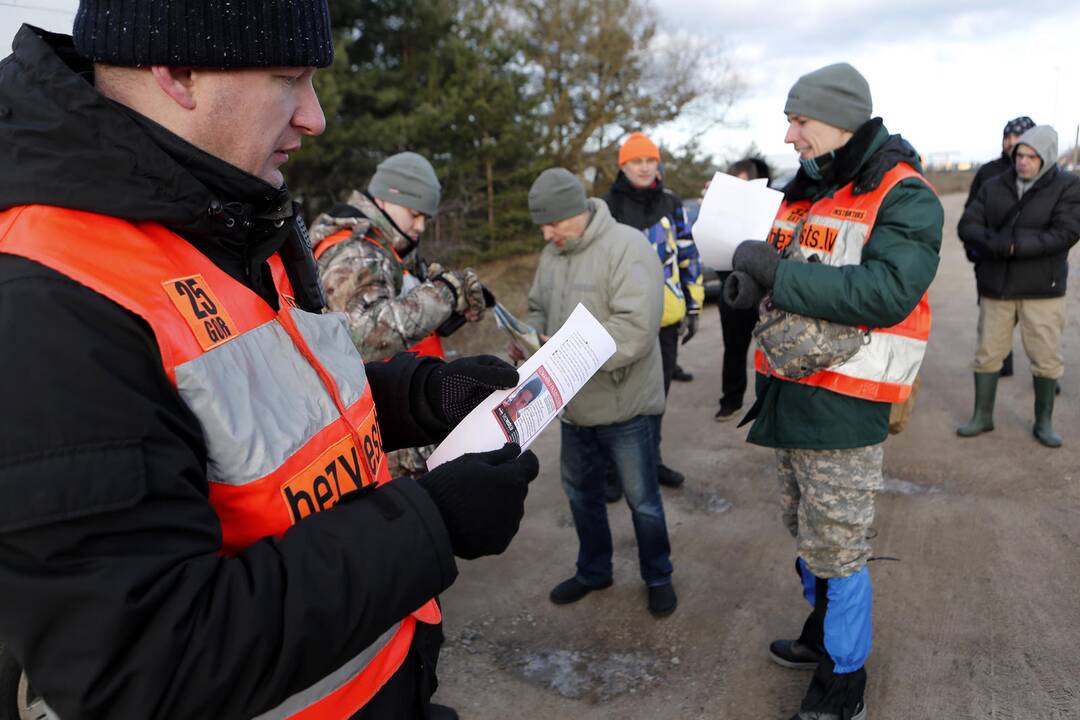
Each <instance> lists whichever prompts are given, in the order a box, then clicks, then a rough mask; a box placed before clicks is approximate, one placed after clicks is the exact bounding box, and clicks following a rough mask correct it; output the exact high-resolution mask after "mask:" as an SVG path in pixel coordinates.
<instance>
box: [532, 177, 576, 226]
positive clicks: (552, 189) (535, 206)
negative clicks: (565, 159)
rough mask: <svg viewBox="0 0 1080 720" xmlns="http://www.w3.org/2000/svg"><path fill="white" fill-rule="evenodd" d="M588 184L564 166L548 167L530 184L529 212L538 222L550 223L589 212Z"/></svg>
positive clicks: (541, 223) (542, 223) (533, 219)
mask: <svg viewBox="0 0 1080 720" xmlns="http://www.w3.org/2000/svg"><path fill="white" fill-rule="evenodd" d="M587 209H588V205H587V204H586V202H585V186H583V185H582V184H581V181H580V180H578V179H577V177H576V176H575V175H574V174H573V173H572V172H570V171H569V170H565V169H563V168H548V169H547V170H545V171H544V172H542V173H540V177H538V178H536V180H535V181H534V182H533V184H532V187H531V188H529V215H531V216H532V221H533V222H534V223H536V224H537V225H548V224H550V223H556V222H559V221H560V220H565V219H566V218H570V217H574V216H575V215H580V214H581V213H583V212H586V211H587Z"/></svg>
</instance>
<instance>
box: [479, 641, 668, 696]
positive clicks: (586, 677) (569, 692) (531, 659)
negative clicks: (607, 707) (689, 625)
mask: <svg viewBox="0 0 1080 720" xmlns="http://www.w3.org/2000/svg"><path fill="white" fill-rule="evenodd" d="M495 657H496V660H497V661H498V663H499V665H500V666H501V667H502V668H503V669H504V670H506V671H507V672H509V673H511V674H513V675H515V676H517V677H519V678H521V679H522V680H524V681H526V682H528V683H530V684H532V685H536V686H538V687H542V688H545V689H550V690H554V691H555V692H557V693H559V694H560V695H562V696H563V697H568V698H573V699H575V700H585V701H587V702H591V703H602V702H607V701H608V700H610V699H612V698H614V697H617V696H619V695H623V694H625V693H628V692H629V693H633V692H636V691H637V690H638V689H639V688H641V687H642V686H643V685H644V684H645V683H649V682H651V681H653V680H655V679H656V677H657V674H658V672H659V669H658V668H659V661H658V660H657V659H656V658H655V657H652V656H650V655H645V654H642V653H611V654H604V653H595V652H584V651H578V650H561V649H547V650H536V649H533V648H530V647H525V646H523V645H520V644H518V643H513V644H507V645H504V646H501V647H499V648H498V649H497V650H496V652H495Z"/></svg>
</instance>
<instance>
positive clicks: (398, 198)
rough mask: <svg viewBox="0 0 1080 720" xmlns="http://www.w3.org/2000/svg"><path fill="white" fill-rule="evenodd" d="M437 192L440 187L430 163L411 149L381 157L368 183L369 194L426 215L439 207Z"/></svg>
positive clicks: (429, 214)
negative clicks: (410, 150)
mask: <svg viewBox="0 0 1080 720" xmlns="http://www.w3.org/2000/svg"><path fill="white" fill-rule="evenodd" d="M441 192H442V186H441V185H439V178H437V177H436V176H435V169H434V168H433V167H431V163H429V162H428V161H427V160H426V159H425V158H424V157H423V156H421V155H417V154H416V153H414V152H403V153H398V154H397V155H391V156H390V157H388V158H386V159H385V160H383V161H382V162H381V163H379V165H378V167H376V168H375V174H374V175H373V176H372V178H371V182H369V183H368V194H370V195H371V197H375V198H379V199H380V200H385V201H386V202H389V203H394V204H395V205H401V206H403V207H407V208H410V209H412V210H416V211H417V212H422V213H424V214H425V215H427V216H429V217H433V216H434V215H435V213H436V212H438V210H439V196H440V193H441Z"/></svg>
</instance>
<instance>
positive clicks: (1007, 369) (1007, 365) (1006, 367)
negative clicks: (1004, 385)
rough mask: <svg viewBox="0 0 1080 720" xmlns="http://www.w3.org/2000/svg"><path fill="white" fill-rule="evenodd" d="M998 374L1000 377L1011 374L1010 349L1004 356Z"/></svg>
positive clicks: (1010, 375)
mask: <svg viewBox="0 0 1080 720" xmlns="http://www.w3.org/2000/svg"><path fill="white" fill-rule="evenodd" d="M1000 375H1001V377H1012V376H1013V358H1012V351H1011V350H1010V351H1009V354H1008V355H1006V356H1005V362H1003V363H1001V373H1000Z"/></svg>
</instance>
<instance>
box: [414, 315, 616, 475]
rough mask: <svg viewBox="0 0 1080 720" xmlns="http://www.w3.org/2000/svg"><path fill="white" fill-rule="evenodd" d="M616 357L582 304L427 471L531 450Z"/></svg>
mask: <svg viewBox="0 0 1080 720" xmlns="http://www.w3.org/2000/svg"><path fill="white" fill-rule="evenodd" d="M614 354H615V340H614V339H613V338H612V337H611V335H609V334H608V331H607V330H605V329H604V326H603V325H601V324H600V322H599V321H598V320H597V319H596V318H594V317H593V316H592V314H591V313H590V312H589V311H588V310H586V309H585V306H584V305H582V304H580V303H578V306H577V307H576V308H574V312H572V313H570V317H569V318H567V320H566V322H565V323H563V326H562V327H561V328H559V331H558V332H556V333H555V334H554V335H552V336H551V339H550V340H548V341H547V342H546V343H544V345H543V346H542V347H541V348H540V349H539V350H538V351H537V352H536V354H535V355H533V356H532V357H530V358H529V359H528V360H526V361H525V362H524V364H522V366H521V367H520V368H518V377H519V378H520V382H519V383H518V385H517V387H515V388H511V389H509V390H497V391H496V392H493V393H492V394H491V395H489V396H488V397H487V398H485V399H484V400H483V402H481V403H480V404H479V405H477V406H476V407H475V408H474V409H473V411H472V412H471V413H469V414H468V416H466V418H465V419H464V420H462V421H461V422H460V423H458V426H457V427H456V428H454V429H453V430H452V431H451V432H450V434H449V435H447V436H446V439H445V440H443V441H442V443H441V444H440V445H439V447H437V448H435V452H433V453H432V454H431V457H429V458H428V461H427V464H428V469H434V468H436V467H438V466H439V465H442V464H443V463H444V462H446V461H447V460H453V459H454V458H456V457H460V456H461V455H464V454H466V453H471V452H487V451H488V450H498V449H499V448H501V447H502V446H503V445H505V444H506V443H508V442H516V443H518V444H519V445H521V449H522V450H524V449H525V448H527V447H529V445H530V444H532V441H533V440H535V439H536V437H537V436H538V435H539V434H540V432H541V431H542V430H543V429H544V428H545V427H547V426H548V424H549V423H550V422H551V421H552V420H554V419H555V417H556V416H557V415H558V414H559V412H560V411H561V410H562V409H563V407H565V406H566V404H567V403H568V402H570V400H571V399H573V397H574V395H576V394H577V391H578V390H580V389H581V388H582V387H583V386H584V385H585V383H586V382H588V381H589V378H591V377H592V376H593V375H594V374H595V373H596V371H597V370H599V369H600V366H601V365H603V364H604V363H605V362H607V360H608V358H610V357H611V356H612V355H614Z"/></svg>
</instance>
